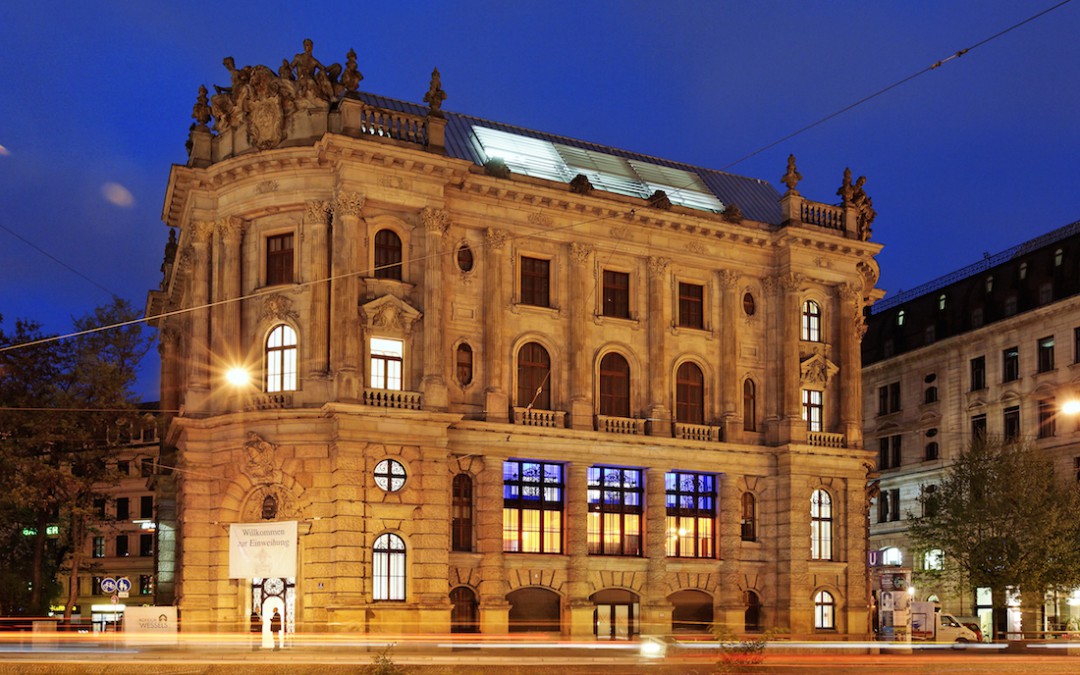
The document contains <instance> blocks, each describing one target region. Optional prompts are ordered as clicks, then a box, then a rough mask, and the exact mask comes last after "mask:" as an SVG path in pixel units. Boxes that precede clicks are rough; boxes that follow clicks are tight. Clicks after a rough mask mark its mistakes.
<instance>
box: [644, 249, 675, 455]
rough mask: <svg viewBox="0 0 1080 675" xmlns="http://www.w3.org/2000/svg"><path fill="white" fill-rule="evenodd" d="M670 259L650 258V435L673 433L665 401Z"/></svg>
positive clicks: (667, 393) (666, 391) (667, 381)
mask: <svg viewBox="0 0 1080 675" xmlns="http://www.w3.org/2000/svg"><path fill="white" fill-rule="evenodd" d="M667 267H668V261H667V260H666V259H665V258H659V257H656V256H650V257H649V314H648V322H649V328H648V338H647V339H648V347H649V356H648V363H649V365H648V372H649V381H648V384H647V386H648V391H649V396H650V398H651V400H650V402H649V410H648V417H649V435H651V436H671V416H672V415H671V411H670V410H668V407H667V405H666V402H667V401H668V400H669V397H670V396H671V386H670V384H671V383H670V381H669V378H668V363H667V357H666V355H665V353H664V339H665V335H666V333H667V330H668V327H669V326H668V318H667V313H666V312H665V311H664V305H665V303H664V293H665V291H666V290H667V288H668V284H667V281H668V275H667Z"/></svg>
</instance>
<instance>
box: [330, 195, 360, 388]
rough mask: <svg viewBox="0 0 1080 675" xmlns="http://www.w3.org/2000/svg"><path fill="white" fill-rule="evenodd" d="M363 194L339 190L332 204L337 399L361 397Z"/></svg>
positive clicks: (332, 354) (332, 332)
mask: <svg viewBox="0 0 1080 675" xmlns="http://www.w3.org/2000/svg"><path fill="white" fill-rule="evenodd" d="M364 201H365V198H364V195H362V194H360V193H358V192H349V191H345V190H342V191H339V192H338V194H337V199H336V201H335V204H334V227H333V233H332V237H333V246H332V247H331V251H332V253H331V256H330V264H331V275H330V276H331V280H330V302H331V305H330V326H331V330H330V363H329V369H330V371H331V372H332V373H333V374H334V385H335V389H336V392H335V397H336V398H337V400H339V401H355V400H358V399H359V398H360V383H359V380H358V375H357V369H358V366H359V363H360V326H359V315H358V312H357V304H358V303H359V301H360V281H359V279H358V277H357V264H358V262H359V261H360V260H361V253H360V247H359V237H358V235H357V233H358V232H359V230H360V215H361V213H362V211H363V208H364Z"/></svg>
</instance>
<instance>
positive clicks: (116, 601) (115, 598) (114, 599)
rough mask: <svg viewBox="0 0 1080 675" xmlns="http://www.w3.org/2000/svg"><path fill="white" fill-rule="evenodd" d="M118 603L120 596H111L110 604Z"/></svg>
mask: <svg viewBox="0 0 1080 675" xmlns="http://www.w3.org/2000/svg"><path fill="white" fill-rule="evenodd" d="M119 602H120V596H119V595H113V596H112V604H114V605H115V604H118V603H119Z"/></svg>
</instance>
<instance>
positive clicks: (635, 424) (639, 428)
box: [596, 415, 645, 436]
mask: <svg viewBox="0 0 1080 675" xmlns="http://www.w3.org/2000/svg"><path fill="white" fill-rule="evenodd" d="M596 430H597V431H603V432H606V433H609V434H636V435H638V436H641V435H643V434H644V433H645V420H639V419H636V418H633V417H611V416H610V415H597V416H596Z"/></svg>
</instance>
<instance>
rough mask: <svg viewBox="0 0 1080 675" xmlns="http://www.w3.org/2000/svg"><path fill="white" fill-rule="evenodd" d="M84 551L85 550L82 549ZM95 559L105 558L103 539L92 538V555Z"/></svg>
mask: <svg viewBox="0 0 1080 675" xmlns="http://www.w3.org/2000/svg"><path fill="white" fill-rule="evenodd" d="M83 550H84V551H85V550H86V549H83ZM93 556H94V557H95V558H104V557H105V537H94V553H93Z"/></svg>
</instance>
